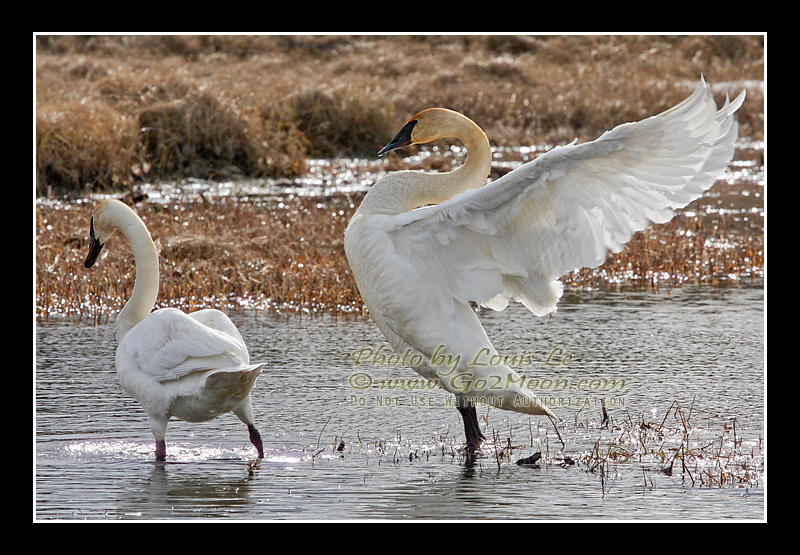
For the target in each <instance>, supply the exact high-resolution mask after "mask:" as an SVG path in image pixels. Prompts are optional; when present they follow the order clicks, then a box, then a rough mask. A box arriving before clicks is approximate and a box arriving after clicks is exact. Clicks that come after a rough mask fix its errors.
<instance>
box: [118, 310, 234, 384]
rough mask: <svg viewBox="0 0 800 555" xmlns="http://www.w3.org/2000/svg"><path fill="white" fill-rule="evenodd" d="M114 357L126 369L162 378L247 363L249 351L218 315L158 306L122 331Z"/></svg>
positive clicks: (163, 379)
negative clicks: (129, 329)
mask: <svg viewBox="0 0 800 555" xmlns="http://www.w3.org/2000/svg"><path fill="white" fill-rule="evenodd" d="M117 361H118V365H119V364H120V363H123V365H122V367H123V368H125V369H126V371H131V370H134V371H138V372H142V373H144V374H147V375H149V376H152V377H153V378H155V379H156V380H158V381H160V382H166V381H170V380H175V379H178V378H180V377H182V376H185V375H186V374H190V373H192V372H197V371H204V370H212V369H217V368H236V367H238V366H240V365H242V364H247V363H248V362H249V354H248V351H247V346H246V345H245V343H244V341H243V340H242V336H241V335H240V334H239V331H238V330H237V329H236V326H234V324H233V322H231V321H230V319H229V318H228V317H227V316H225V315H224V314H223V313H221V312H219V311H217V310H200V311H197V312H194V313H192V314H184V313H183V312H181V311H180V310H177V309H174V308H163V309H160V310H156V311H155V312H151V313H150V314H149V315H148V316H147V318H145V319H144V320H142V321H141V322H139V323H138V324H137V325H136V326H134V327H133V328H132V329H131V331H130V332H128V334H127V335H126V336H125V338H124V339H123V340H122V342H121V343H120V345H119V348H118V350H117ZM118 367H119V366H118Z"/></svg>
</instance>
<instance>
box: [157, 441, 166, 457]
mask: <svg viewBox="0 0 800 555" xmlns="http://www.w3.org/2000/svg"><path fill="white" fill-rule="evenodd" d="M156 460H157V461H165V460H167V445H166V443H164V440H163V439H162V440H161V441H159V440H156Z"/></svg>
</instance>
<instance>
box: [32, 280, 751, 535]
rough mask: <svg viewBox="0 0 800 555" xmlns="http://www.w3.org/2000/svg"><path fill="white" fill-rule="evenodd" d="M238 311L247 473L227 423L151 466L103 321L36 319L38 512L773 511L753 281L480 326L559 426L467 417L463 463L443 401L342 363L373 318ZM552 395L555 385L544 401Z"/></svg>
mask: <svg viewBox="0 0 800 555" xmlns="http://www.w3.org/2000/svg"><path fill="white" fill-rule="evenodd" d="M231 317H232V319H233V320H234V322H235V323H236V324H237V326H239V329H240V331H241V332H242V335H243V336H244V337H245V340H246V341H247V342H248V344H249V347H250V352H251V358H252V359H253V360H256V361H257V360H265V361H268V363H269V367H268V368H267V369H266V370H265V372H264V373H262V375H261V376H260V377H259V379H258V381H257V383H256V386H255V390H254V393H253V405H254V406H253V408H254V411H255V414H256V419H257V424H258V427H259V429H260V431H261V434H262V437H263V439H264V444H265V448H266V453H265V459H263V460H261V461H259V462H258V464H257V466H256V467H253V465H252V461H253V457H254V455H255V451H254V449H253V447H252V446H251V445H250V443H249V441H248V437H247V431H246V429H245V428H244V426H243V425H242V424H241V422H239V420H238V419H237V418H236V417H234V416H233V415H224V416H222V417H220V418H218V419H216V420H214V421H211V422H207V423H202V424H187V423H184V422H180V421H171V422H170V427H169V431H168V435H167V448H168V461H167V463H165V464H162V463H156V462H155V461H154V460H153V440H152V435H151V433H150V430H149V428H148V425H147V419H146V417H145V414H144V411H143V410H142V408H141V407H140V406H139V404H138V403H137V402H136V401H135V400H133V399H130V398H129V397H127V396H126V394H125V393H124V392H123V391H122V390H121V389H120V388H119V386H118V384H117V379H116V375H115V372H114V370H113V363H114V352H115V348H116V345H115V341H114V335H113V325H112V323H111V322H110V321H109V322H104V323H100V324H99V325H94V324H89V323H86V322H79V321H77V320H76V319H66V318H59V317H51V318H49V319H47V320H44V321H41V322H37V326H36V382H35V393H36V412H35V416H36V422H35V428H36V445H35V448H36V461H35V463H36V467H35V518H38V519H53V518H61V519H201V518H224V519H302V520H328V519H564V520H575V519H680V520H685V519H731V518H733V519H762V518H764V517H765V506H764V503H765V496H764V476H763V470H764V468H763V450H764V372H765V369H764V312H763V289H762V287H761V284H760V283H750V282H742V283H739V284H737V285H733V286H725V287H716V286H713V285H708V284H706V285H700V286H691V285H685V286H683V287H681V288H679V289H671V290H667V289H660V290H658V291H626V292H620V291H593V292H580V293H570V292H567V293H566V294H565V296H564V298H563V302H562V303H561V304H560V306H559V310H558V312H557V313H556V314H555V315H553V316H552V317H551V318H536V317H534V316H533V315H531V314H530V313H528V312H527V311H526V310H524V309H523V308H521V307H520V306H511V307H509V309H507V310H506V311H504V312H502V313H494V312H483V313H482V314H481V318H482V320H483V321H484V324H485V327H486V329H487V332H488V333H489V336H490V337H491V338H492V339H493V340H494V343H495V345H496V346H497V348H498V350H499V351H500V352H501V353H503V354H507V355H515V354H517V355H519V354H528V355H530V356H531V358H530V359H528V360H527V361H526V364H524V365H522V366H521V367H520V368H519V370H520V371H521V372H522V373H524V374H525V375H526V376H529V377H535V378H537V379H539V380H540V382H539V383H541V384H542V385H543V388H542V391H541V394H540V396H541V397H542V398H543V399H544V400H546V402H548V403H550V404H551V406H552V408H553V410H554V411H555V412H556V413H557V414H558V415H559V416H560V417H561V418H562V419H563V421H562V422H561V423H560V425H559V433H560V436H561V439H559V436H558V435H557V434H556V433H555V430H554V428H553V425H552V424H551V423H550V422H549V421H547V420H545V419H542V418H540V417H533V418H529V417H527V416H524V415H518V414H516V413H510V412H507V411H501V410H498V409H495V408H490V407H480V408H479V410H478V414H479V417H480V421H481V426H482V427H483V432H484V435H486V436H487V438H489V439H490V440H493V441H490V442H489V443H488V444H487V445H486V446H485V447H484V449H483V451H482V453H481V456H480V457H479V458H477V460H474V461H473V460H468V459H467V458H466V457H465V456H464V454H463V453H462V452H461V450H460V447H461V442H462V441H463V428H462V425H461V422H460V420H459V416H458V412H457V411H456V410H455V409H454V408H453V407H452V406H450V405H449V401H450V396H449V395H447V394H445V393H443V392H442V391H441V390H424V391H421V390H419V389H410V386H409V384H411V383H413V381H411V382H397V381H390V380H397V379H401V378H402V379H406V380H413V379H414V378H415V377H416V374H414V373H413V371H411V370H410V369H408V368H405V367H403V366H402V365H400V364H396V361H394V360H390V359H385V360H383V359H379V358H374V359H369V360H363V359H362V363H361V364H359V365H358V366H354V357H353V353H355V352H362V353H363V352H365V351H364V349H374V350H377V349H378V348H379V347H380V346H382V345H384V348H385V343H384V342H383V340H382V336H381V335H380V334H379V332H378V330H377V328H376V327H375V326H374V325H373V324H372V322H371V321H369V320H368V319H360V318H338V319H337V318H333V317H331V316H313V317H309V316H300V315H292V316H279V315H271V314H268V313H264V312H257V311H253V312H234V313H232V314H231ZM564 355H569V358H567V359H565V358H564ZM565 360H568V361H569V363H568V364H560V365H556V364H555V363H556V362H562V363H563V362H564V361H565ZM547 362H549V363H550V364H546V363H547ZM354 376H357V378H354ZM591 379H595V381H594V382H591V381H586V380H591ZM611 379H614V380H617V381H615V382H611V381H609V380H611ZM359 380H362V381H359ZM363 380H366V381H363ZM547 380H550V382H548V381H547ZM556 380H561V381H559V382H558V383H562V384H563V383H566V384H568V387H566V388H564V389H561V390H556V389H554V388H553V387H550V389H547V387H546V386H547V385H548V383H550V384H552V383H554V382H555V381H556ZM582 380H583V381H582ZM602 380H605V382H603V381H602ZM620 380H621V381H620ZM398 383H400V384H404V385H402V387H401V386H398V385H397V384H398ZM392 384H394V388H392V387H390V385H392ZM590 384H594V386H591V385H590ZM602 384H605V385H606V387H607V389H606V390H603V389H602V387H601V385H602ZM608 384H620V385H617V386H616V387H614V386H612V387H611V388H610V389H608ZM601 400H602V403H605V406H606V409H607V414H608V415H609V422H608V423H607V425H605V426H604V425H603V424H602V404H601ZM676 406H677V407H679V408H680V411H677V410H676ZM659 426H660V427H659ZM654 433H658V434H659V435H658V436H657V439H655V443H653V441H652V438H653V437H656V436H652V435H651V436H650V437H651V443H650V445H651V446H653V447H652V449H651V450H650V451H649V452H646V453H642V452H641V451H639V452H638V454H637V441H638V440H640V439H642V437H643V434H654ZM562 441H563V446H562ZM509 445H510V446H511V449H510V454H509V453H508V451H509V450H508V449H507V448H508V446H509ZM537 451H538V452H541V453H542V456H543V457H542V459H541V460H540V461H539V463H538V464H536V465H528V466H521V465H517V464H515V461H516V460H517V459H520V458H523V457H527V456H529V455H531V454H533V453H534V452H537ZM629 455H630V456H629ZM689 455H691V456H689ZM569 461H573V462H574V463H575V464H568V462H569ZM598 461H602V462H600V463H598ZM684 462H685V464H684ZM670 463H672V464H671V465H670ZM665 469H668V471H667V472H665V471H664V470H665Z"/></svg>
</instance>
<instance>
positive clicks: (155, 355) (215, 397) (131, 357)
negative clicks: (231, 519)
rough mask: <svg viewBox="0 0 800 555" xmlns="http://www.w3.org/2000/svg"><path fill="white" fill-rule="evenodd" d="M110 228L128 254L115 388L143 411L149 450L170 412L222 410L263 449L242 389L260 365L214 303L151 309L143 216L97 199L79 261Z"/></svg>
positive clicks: (151, 258) (160, 447) (150, 256)
mask: <svg viewBox="0 0 800 555" xmlns="http://www.w3.org/2000/svg"><path fill="white" fill-rule="evenodd" d="M115 231H120V232H121V233H123V234H124V235H125V236H126V237H127V238H128V240H129V241H130V243H131V247H132V249H133V254H134V258H135V259H136V281H135V284H134V290H133V294H132V295H131V298H130V299H129V300H128V302H127V303H126V304H125V306H124V307H123V309H122V310H121V311H120V314H119V315H118V316H117V320H116V324H115V325H116V328H117V341H118V345H117V352H116V357H115V365H116V370H117V375H118V377H119V381H120V385H121V386H122V388H123V389H124V390H125V391H126V392H127V393H129V394H130V395H131V396H133V397H134V398H135V399H137V400H138V401H139V402H140V403H142V405H143V407H144V409H145V411H146V412H147V416H148V419H149V422H150V427H151V429H152V431H153V435H154V437H155V439H156V457H157V458H159V459H163V458H164V457H165V456H166V448H165V446H164V440H165V435H166V430H167V422H168V421H169V419H170V418H171V417H175V418H178V419H181V420H185V421H187V422H202V421H206V420H211V419H212V418H215V417H217V416H219V415H220V414H223V413H226V412H233V413H234V414H235V415H236V416H237V417H239V419H240V420H242V421H243V422H244V423H245V424H247V426H248V430H249V432H250V440H251V442H253V444H254V445H255V446H256V448H257V449H258V452H259V456H263V447H262V444H261V439H260V436H259V434H258V431H257V430H256V428H255V426H254V419H253V410H252V406H251V401H250V390H251V388H252V387H253V384H254V383H255V380H256V378H257V377H258V375H259V373H260V372H261V370H262V368H263V366H264V365H263V364H250V355H249V353H248V350H247V345H246V344H245V342H244V340H243V339H242V336H241V334H240V333H239V330H238V329H237V328H236V326H235V325H234V324H233V322H232V321H231V320H230V318H228V316H226V315H225V314H224V313H222V312H220V311H219V310H213V309H205V310H199V311H197V312H192V313H190V314H186V313H184V312H182V311H180V310H178V309H175V308H162V309H159V310H155V311H152V309H153V305H154V303H155V299H156V295H157V292H158V255H157V253H156V250H155V246H154V244H153V241H152V239H151V238H150V234H149V232H148V231H147V228H146V227H145V225H144V222H142V220H141V218H139V217H138V216H137V215H136V214H135V213H134V212H133V210H131V209H130V208H129V207H128V206H127V205H125V204H123V203H122V202H120V201H117V200H114V199H108V200H105V201H103V202H102V203H100V205H98V207H97V209H96V211H95V214H94V216H93V218H92V228H91V235H92V245H91V246H90V254H89V256H88V257H87V261H86V266H87V267H90V266H91V265H92V264H94V261H95V260H96V258H97V255H98V253H99V251H100V248H102V245H103V243H104V242H105V241H106V240H107V239H108V237H110V236H111V235H112V234H113V233H114V232H115ZM95 235H96V236H97V237H95ZM151 311H152V312H151Z"/></svg>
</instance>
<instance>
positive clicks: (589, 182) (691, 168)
mask: <svg viewBox="0 0 800 555" xmlns="http://www.w3.org/2000/svg"><path fill="white" fill-rule="evenodd" d="M743 101H744V92H742V93H741V94H740V95H739V96H738V97H737V98H736V99H735V100H734V101H733V102H729V101H728V100H727V99H726V102H725V104H724V106H722V108H720V109H717V106H716V104H715V102H714V99H713V97H712V95H711V92H710V90H709V88H708V86H707V85H706V83H705V81H703V80H701V81H700V83H699V85H698V87H697V89H696V90H695V91H694V93H693V94H691V95H690V96H689V97H688V98H687V99H686V100H684V101H683V102H681V103H680V104H678V105H676V106H674V107H673V108H671V109H669V110H667V111H665V112H662V113H661V114H658V115H656V116H653V117H650V118H647V119H645V120H642V121H639V122H635V123H626V124H622V125H620V126H618V127H616V128H614V129H613V130H611V131H608V132H606V133H604V134H603V135H602V136H600V137H599V138H598V139H596V140H594V141H591V142H588V143H583V144H575V143H574V142H573V143H572V144H570V145H566V146H562V147H558V148H554V149H552V150H550V151H549V152H547V153H545V154H543V155H542V156H540V157H538V158H537V159H535V160H533V161H531V162H528V163H526V164H524V165H522V166H520V167H518V168H516V169H515V170H513V171H511V172H509V173H508V174H506V175H504V176H503V177H501V178H499V179H497V180H495V181H493V182H491V183H487V182H486V180H487V177H488V175H489V171H490V166H491V159H492V153H491V148H490V145H489V141H488V139H487V137H486V135H485V134H484V133H483V131H482V130H481V129H480V128H479V127H478V126H477V125H476V124H475V123H473V122H472V121H471V120H470V119H469V118H467V117H465V116H463V115H461V114H459V113H457V112H454V111H451V110H447V109H443V108H431V109H428V110H424V111H422V112H419V113H418V114H417V115H415V116H414V117H413V118H412V119H411V120H410V121H408V123H406V124H405V126H404V127H403V128H402V129H401V130H400V132H399V133H398V134H397V135H396V136H395V138H394V139H393V140H392V141H391V142H390V143H389V144H387V145H386V146H385V147H384V148H383V149H381V151H380V152H379V155H380V154H383V153H385V152H389V151H391V150H394V149H397V148H401V147H404V146H407V145H412V144H421V143H427V142H429V141H433V140H436V139H440V138H446V137H454V138H457V139H459V140H460V141H461V142H462V143H463V144H464V146H465V147H466V150H467V159H466V161H465V162H464V163H463V164H462V165H461V166H460V167H459V168H457V169H456V170H453V171H451V172H444V173H430V172H423V171H398V172H394V173H391V174H389V175H387V176H386V177H384V178H383V179H381V180H380V181H378V182H377V183H376V184H375V185H374V186H373V187H372V188H371V189H370V191H369V192H368V193H367V195H366V196H365V197H364V199H363V201H362V203H361V205H360V206H359V208H358V209H357V210H356V212H355V214H354V215H353V217H352V218H351V220H350V222H349V224H348V227H347V230H346V232H345V252H346V254H347V259H348V261H349V263H350V266H351V269H352V272H353V276H354V277H355V280H356V283H357V285H358V288H359V291H360V293H361V296H362V298H363V300H364V303H365V305H366V307H367V309H368V310H369V312H370V315H371V316H372V318H373V319H374V321H375V322H376V324H377V325H378V327H379V328H380V330H381V332H382V333H383V334H384V335H385V336H386V339H387V340H388V342H389V344H390V345H391V346H392V348H393V349H394V350H395V351H396V352H397V353H404V352H406V351H407V350H408V349H412V350H414V351H417V352H419V353H420V354H422V355H423V358H424V362H423V363H422V364H420V365H417V366H415V367H414V370H416V371H417V372H419V373H420V374H421V375H422V376H423V377H425V378H429V379H435V380H438V382H439V383H441V385H442V387H443V388H444V389H446V390H447V391H449V392H451V393H454V394H455V395H456V398H457V406H458V410H459V411H460V413H461V415H462V417H463V420H464V427H465V433H466V439H467V447H468V448H469V449H470V450H473V451H474V450H475V449H477V448H478V447H479V445H480V443H481V440H482V439H484V438H483V435H482V434H481V431H480V428H479V426H478V421H477V417H476V411H475V404H476V402H479V401H482V402H486V403H489V404H491V405H492V406H496V407H498V408H502V409H507V410H513V411H517V412H522V413H527V414H533V415H548V416H551V417H553V416H555V415H554V414H553V413H552V412H551V411H550V410H549V409H547V408H546V407H543V406H541V405H540V404H539V403H538V402H537V400H536V398H535V397H534V396H533V395H532V393H531V392H530V391H529V390H527V389H526V388H525V387H524V382H523V380H522V379H521V377H520V376H519V375H518V374H517V373H516V372H515V371H514V370H512V369H511V368H509V367H508V366H505V365H502V364H498V365H493V366H478V365H475V364H472V363H471V362H472V361H474V360H475V357H476V356H478V355H479V354H481V353H482V354H483V355H484V356H483V358H482V360H487V359H489V358H490V357H491V355H494V354H496V353H497V351H496V350H495V347H494V346H493V345H492V342H491V341H490V340H489V338H488V337H487V335H486V333H485V331H484V329H483V327H482V326H481V323H480V320H479V319H478V316H477V314H476V313H475V311H474V310H473V309H472V308H471V306H470V301H472V302H475V303H478V304H480V305H482V306H484V307H488V308H491V309H494V310H503V309H504V308H505V307H506V305H507V304H508V302H509V301H512V300H514V301H518V302H521V303H522V304H523V305H525V306H526V307H527V308H528V309H529V310H530V311H531V312H533V313H534V314H535V315H537V316H543V315H545V314H548V313H550V312H553V311H554V310H555V309H556V303H557V302H558V300H559V298H560V297H561V293H562V285H561V283H559V281H558V278H559V277H561V276H562V275H564V274H566V273H567V272H569V271H571V270H574V269H578V268H581V267H596V266H599V265H600V264H602V263H603V262H604V260H605V258H606V255H607V253H608V252H619V251H621V250H622V249H623V247H624V246H625V243H626V242H627V241H629V240H630V239H631V237H632V236H633V234H634V233H635V232H636V231H639V230H642V229H644V228H646V227H647V226H648V225H649V224H650V223H651V222H652V223H663V222H666V221H668V220H670V219H671V218H672V217H673V216H674V215H675V210H676V209H679V208H681V207H683V206H685V205H687V204H688V203H689V202H691V201H692V200H694V199H696V198H698V197H699V196H700V195H702V194H703V192H704V191H706V190H707V189H708V188H710V187H711V186H712V185H713V184H714V182H715V181H716V180H717V178H718V177H719V176H720V174H722V172H723V171H724V170H725V169H726V167H727V164H728V162H729V161H730V160H731V158H732V156H733V153H734V142H735V141H736V138H737V133H738V126H737V123H736V121H735V120H734V117H733V114H734V112H735V111H736V110H737V109H738V108H739V107H740V106H741V105H742V102H743ZM447 357H449V358H447Z"/></svg>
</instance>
